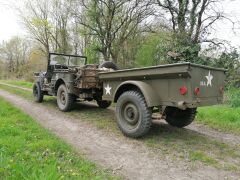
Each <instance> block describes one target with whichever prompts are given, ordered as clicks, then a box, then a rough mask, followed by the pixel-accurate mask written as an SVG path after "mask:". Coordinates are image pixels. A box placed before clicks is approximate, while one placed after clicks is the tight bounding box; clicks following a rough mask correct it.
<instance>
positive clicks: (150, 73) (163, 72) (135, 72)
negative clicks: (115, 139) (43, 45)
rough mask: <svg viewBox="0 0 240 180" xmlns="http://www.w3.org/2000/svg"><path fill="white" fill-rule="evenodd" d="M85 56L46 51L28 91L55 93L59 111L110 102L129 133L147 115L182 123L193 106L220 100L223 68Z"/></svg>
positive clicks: (134, 133) (144, 126) (144, 128)
mask: <svg viewBox="0 0 240 180" xmlns="http://www.w3.org/2000/svg"><path fill="white" fill-rule="evenodd" d="M86 61H87V58H86V57H85V56H72V55H63V54H55V53H54V54H50V55H49V63H48V67H47V72H44V73H36V74H35V75H36V77H37V80H36V83H35V85H34V87H33V94H34V97H35V100H36V101H37V102H42V101H43V96H44V95H50V96H56V97H57V104H58V107H59V109H60V110H61V111H69V110H71V109H72V108H73V104H74V103H75V102H76V100H78V101H96V102H97V104H98V105H99V107H101V108H108V107H109V106H110V105H111V102H115V103H116V119H117V123H118V126H119V128H120V130H121V131H122V132H123V133H124V134H125V135H127V136H129V137H134V138H137V137H141V136H143V135H145V134H146V133H147V132H148V131H149V130H150V127H151V125H152V113H153V112H156V111H158V112H159V113H160V114H161V116H162V119H165V120H166V121H167V122H168V123H169V124H170V125H172V126H175V127H179V128H181V127H185V126H187V125H189V124H190V123H191V122H192V121H193V120H194V118H195V115H196V113H197V108H198V107H201V106H209V105H215V104H219V103H222V101H223V93H224V81H225V78H226V75H225V74H226V70H224V69H217V68H211V67H207V66H202V65H196V64H191V63H181V64H171V65H161V66H154V67H148V68H136V69H126V70H117V67H116V65H115V64H113V63H112V62H104V63H102V64H100V65H92V64H87V62H86Z"/></svg>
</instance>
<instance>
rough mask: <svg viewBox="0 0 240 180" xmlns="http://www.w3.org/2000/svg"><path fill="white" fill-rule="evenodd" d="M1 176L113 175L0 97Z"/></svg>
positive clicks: (15, 177)
mask: <svg viewBox="0 0 240 180" xmlns="http://www.w3.org/2000/svg"><path fill="white" fill-rule="evenodd" d="M0 107H1V109H0V177H1V179H113V177H111V176H110V175H109V174H108V173H107V172H104V171H103V170H100V169H99V168H98V167H97V166H96V165H95V164H94V163H92V162H90V161H88V160H86V159H85V158H83V156H82V155H80V154H79V153H76V152H75V151H74V150H73V149H72V148H71V147H70V146H69V145H67V144H66V143H64V142H63V141H61V140H60V139H58V138H56V137H55V136H54V135H52V134H51V133H49V132H48V131H47V130H45V129H43V128H41V127H40V126H39V125H38V124H37V123H36V122H35V121H34V120H33V119H32V118H30V117H29V116H27V115H26V114H24V113H22V112H21V111H20V110H18V109H17V108H15V107H13V106H12V105H11V104H9V103H8V102H6V101H5V100H3V99H2V98H0Z"/></svg>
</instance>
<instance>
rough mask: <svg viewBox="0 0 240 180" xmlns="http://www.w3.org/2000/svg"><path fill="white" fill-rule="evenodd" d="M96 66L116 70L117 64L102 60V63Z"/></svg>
mask: <svg viewBox="0 0 240 180" xmlns="http://www.w3.org/2000/svg"><path fill="white" fill-rule="evenodd" d="M98 68H107V69H113V70H118V67H117V65H116V64H115V63H113V62H111V61H104V62H103V63H102V64H100V65H99V66H98Z"/></svg>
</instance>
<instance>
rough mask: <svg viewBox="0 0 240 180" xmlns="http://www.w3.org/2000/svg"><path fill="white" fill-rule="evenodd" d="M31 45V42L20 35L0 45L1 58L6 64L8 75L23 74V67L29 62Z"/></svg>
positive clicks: (19, 75)
mask: <svg viewBox="0 0 240 180" xmlns="http://www.w3.org/2000/svg"><path fill="white" fill-rule="evenodd" d="M30 47H31V45H30V43H29V42H27V41H25V40H23V39H21V38H19V37H13V38H12V39H10V40H9V41H7V42H3V43H2V44H1V45H0V59H1V60H2V61H3V62H4V64H5V65H6V69H5V70H4V71H5V72H6V73H7V75H8V76H11V77H22V76H23V73H24V72H21V67H22V66H23V65H24V64H26V62H27V58H28V55H29V52H30Z"/></svg>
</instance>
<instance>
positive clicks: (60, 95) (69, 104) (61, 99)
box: [57, 84, 75, 112]
mask: <svg viewBox="0 0 240 180" xmlns="http://www.w3.org/2000/svg"><path fill="white" fill-rule="evenodd" d="M74 102H75V97H74V95H72V94H69V93H68V92H67V88H66V86H65V85H64V84H62V85H61V86H59V88H58V91H57V104H58V108H59V109H60V110H61V111H63V112H67V111H70V110H72V108H73V105H74Z"/></svg>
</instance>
